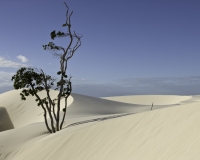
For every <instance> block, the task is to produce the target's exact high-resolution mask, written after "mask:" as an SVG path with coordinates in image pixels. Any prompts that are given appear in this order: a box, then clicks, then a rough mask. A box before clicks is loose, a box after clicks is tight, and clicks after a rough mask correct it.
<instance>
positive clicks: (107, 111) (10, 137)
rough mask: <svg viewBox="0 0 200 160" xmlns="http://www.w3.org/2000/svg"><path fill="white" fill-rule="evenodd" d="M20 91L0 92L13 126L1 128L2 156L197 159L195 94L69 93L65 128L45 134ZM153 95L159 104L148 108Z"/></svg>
mask: <svg viewBox="0 0 200 160" xmlns="http://www.w3.org/2000/svg"><path fill="white" fill-rule="evenodd" d="M18 94H19V91H10V92H6V93H3V94H0V104H2V106H4V107H5V108H6V109H7V112H8V114H9V116H10V119H11V120H12V123H13V124H14V126H15V129H10V130H7V131H3V132H0V160H6V159H8V160H10V159H13V160H35V159H38V160H54V159H56V160H63V159H68V160H96V159H108V160H122V159H125V160H127V159H137V160H147V159H152V160H172V159H176V160H189V159H192V160H199V159H200V152H199V148H200V136H199V135H200V129H199V128H200V107H199V106H200V102H199V101H200V97H199V96H159V95H154V96H153V97H152V96H140V98H138V97H137V98H136V97H134V96H132V98H131V100H130V96H128V97H127V98H126V96H125V97H123V98H122V97H118V98H116V97H114V98H113V99H112V101H109V100H107V99H110V98H112V97H108V98H104V99H100V98H94V97H88V96H83V95H78V94H72V97H71V98H70V99H69V107H68V110H67V117H66V122H65V128H64V129H63V130H61V131H59V132H57V133H55V134H49V133H48V132H47V129H46V127H45V124H44V122H43V121H44V120H43V117H42V116H38V114H40V113H41V112H42V109H41V108H38V107H37V106H36V105H35V102H34V97H30V98H29V99H28V100H27V101H25V102H23V101H20V100H18V98H19V97H18ZM41 94H44V93H41ZM51 94H52V96H53V95H54V96H56V92H54V91H52V93H51ZM142 97H143V98H142ZM124 98H125V99H127V101H124V100H123V99H124ZM134 98H135V101H134V100H133V99H134ZM151 98H153V100H154V102H155V103H157V107H158V108H159V109H156V110H153V111H150V105H149V102H151ZM162 99H163V101H162ZM114 100H115V101H114ZM122 100H123V102H126V103H122ZM27 107H28V108H27ZM161 108H163V109H161ZM29 110H30V111H29ZM138 112H141V113H138ZM23 119H24V121H26V122H24V121H23Z"/></svg>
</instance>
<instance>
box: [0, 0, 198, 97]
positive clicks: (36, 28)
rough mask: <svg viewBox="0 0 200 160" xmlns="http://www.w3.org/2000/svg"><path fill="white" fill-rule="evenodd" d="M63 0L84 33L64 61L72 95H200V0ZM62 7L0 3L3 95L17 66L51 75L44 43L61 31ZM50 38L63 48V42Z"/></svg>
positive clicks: (52, 62) (53, 62)
mask: <svg viewBox="0 0 200 160" xmlns="http://www.w3.org/2000/svg"><path fill="white" fill-rule="evenodd" d="M66 3H67V4H68V6H69V7H70V10H73V11H74V13H73V15H72V18H71V19H72V20H71V23H72V30H75V31H76V32H77V33H79V34H81V35H83V38H82V46H81V47H80V48H79V49H78V51H77V52H76V53H75V55H74V56H73V58H72V59H71V60H70V61H69V63H68V71H67V72H68V74H69V75H72V76H73V79H72V84H73V92H75V93H80V94H86V95H92V96H112V95H124V94H200V87H199V86H200V29H199V28H200V20H199V16H200V1H199V0H191V1H188V0H177V1H172V0H167V1H160V0H155V1H151V0H134V1H133V0H124V1H122V0H109V1H108V0H101V1H100V0H84V1H81V0H77V1H72V0H68V1H66ZM65 12H66V8H65V6H64V4H63V1H61V0H56V1H53V0H51V1H49V0H48V1H47V0H41V1H27V0H20V1H15V0H9V1H1V2H0V21H1V25H0V26H1V27H0V35H1V36H0V93H3V92H5V91H8V90H11V89H13V88H12V81H10V78H11V76H12V75H13V74H15V72H16V71H17V70H18V69H19V68H20V67H22V66H33V67H37V68H41V69H43V70H44V71H45V72H46V73H47V74H49V75H52V76H56V72H57V71H58V69H59V59H56V58H54V57H53V56H52V54H51V53H50V52H48V51H44V50H43V48H42V45H43V44H48V42H50V41H52V40H51V39H50V32H51V31H53V30H61V31H65V29H66V28H63V27H62V24H63V23H64V22H65ZM54 43H56V44H58V45H61V46H63V47H66V46H67V44H68V39H67V38H62V39H57V40H55V41H54ZM172 79H173V80H172ZM136 81H137V83H136ZM182 81H184V83H181V82H182ZM158 84H159V85H158ZM177 86H178V87H177Z"/></svg>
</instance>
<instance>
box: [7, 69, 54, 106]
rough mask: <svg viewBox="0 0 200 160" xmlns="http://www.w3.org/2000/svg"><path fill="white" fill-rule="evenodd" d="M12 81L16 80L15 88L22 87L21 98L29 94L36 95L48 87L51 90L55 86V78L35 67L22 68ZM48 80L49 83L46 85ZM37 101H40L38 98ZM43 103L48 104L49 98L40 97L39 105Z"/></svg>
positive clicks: (24, 98)
mask: <svg viewBox="0 0 200 160" xmlns="http://www.w3.org/2000/svg"><path fill="white" fill-rule="evenodd" d="M11 80H12V81H14V85H13V86H14V88H15V89H22V88H23V90H22V92H21V93H20V96H21V100H26V97H28V96H29V95H32V96H35V95H36V94H37V93H38V92H40V91H42V90H44V89H47V90H49V89H50V88H51V86H53V85H54V84H53V81H54V79H53V78H51V76H49V75H45V74H44V73H41V72H38V71H37V70H36V69H34V68H30V67H29V68H25V67H23V68H21V69H19V70H18V71H17V73H16V74H15V75H14V76H12V79H11ZM45 82H47V84H48V85H46V86H45V85H44V84H45ZM36 101H39V99H38V98H36ZM41 104H47V98H44V99H40V101H39V102H38V106H40V105H41Z"/></svg>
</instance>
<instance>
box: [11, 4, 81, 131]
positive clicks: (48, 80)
mask: <svg viewBox="0 0 200 160" xmlns="http://www.w3.org/2000/svg"><path fill="white" fill-rule="evenodd" d="M64 4H65V7H66V8H67V11H66V22H65V23H64V24H63V25H62V26H63V27H66V28H67V32H66V33H65V32H61V31H58V32H56V31H55V30H54V31H52V32H51V33H50V36H51V39H52V40H54V39H55V38H58V37H61V38H62V37H68V38H69V44H68V46H67V47H66V48H64V47H61V46H57V45H55V44H54V43H53V42H49V43H48V44H47V45H43V48H44V50H50V51H53V55H54V56H56V57H59V58H60V70H59V71H58V72H57V74H58V75H59V76H60V79H59V80H58V82H57V84H56V85H57V88H56V90H59V93H58V95H57V98H55V99H51V97H50V94H49V92H50V88H51V87H52V86H53V85H54V82H55V81H56V79H55V78H52V77H51V76H49V75H46V74H45V73H44V72H43V70H38V69H36V68H35V69H34V68H30V67H29V68H25V67H23V68H21V69H19V70H18V71H17V73H16V75H14V76H13V77H12V80H14V88H15V89H20V88H24V89H23V90H22V93H20V95H21V99H22V100H26V98H25V97H26V96H29V95H32V96H35V97H36V101H38V106H42V108H43V110H44V119H45V124H46V127H47V129H48V131H49V132H50V133H55V132H56V131H59V130H61V129H62V127H63V123H64V119H65V116H66V110H67V99H68V97H69V96H70V94H71V91H72V83H71V77H70V78H68V76H67V74H66V71H67V63H68V60H69V59H70V58H72V57H73V55H74V53H75V51H76V50H77V49H78V48H79V47H80V46H81V37H82V36H79V35H77V34H76V32H75V31H74V32H72V31H71V16H72V14H73V11H72V12H70V13H69V7H68V6H67V4H66V3H65V2H64ZM74 41H75V44H74V43H73V42H74ZM57 51H62V53H57ZM27 88H28V89H27ZM42 90H45V91H46V95H47V97H45V98H40V97H39V95H38V94H37V93H38V92H40V91H42ZM62 98H64V100H65V106H64V108H63V110H62V111H63V112H64V114H63V117H62V119H61V117H60V110H61V104H60V102H61V99H62ZM55 107H57V113H56V112H55ZM47 114H48V115H49V118H50V120H51V125H50V126H51V127H49V124H48V122H47ZM60 120H61V121H60ZM54 122H56V123H54ZM54 124H55V126H54Z"/></svg>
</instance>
